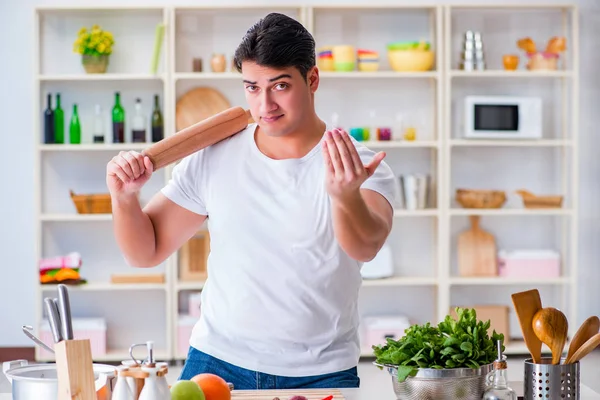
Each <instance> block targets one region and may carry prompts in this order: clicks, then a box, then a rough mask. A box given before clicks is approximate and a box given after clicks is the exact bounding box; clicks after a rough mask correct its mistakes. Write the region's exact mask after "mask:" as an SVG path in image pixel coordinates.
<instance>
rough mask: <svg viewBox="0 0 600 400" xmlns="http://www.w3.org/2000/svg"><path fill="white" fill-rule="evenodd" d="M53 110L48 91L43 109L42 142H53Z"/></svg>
mask: <svg viewBox="0 0 600 400" xmlns="http://www.w3.org/2000/svg"><path fill="white" fill-rule="evenodd" d="M54 130H55V127H54V111H52V95H51V94H50V93H48V97H47V104H46V109H45V110H44V143H48V144H50V143H54Z"/></svg>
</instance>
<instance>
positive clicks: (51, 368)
mask: <svg viewBox="0 0 600 400" xmlns="http://www.w3.org/2000/svg"><path fill="white" fill-rule="evenodd" d="M93 366H94V379H98V377H99V375H100V374H102V373H103V374H109V375H113V374H116V371H117V369H116V367H114V366H112V365H107V364H93ZM5 375H6V376H7V377H8V378H10V379H13V380H16V381H32V382H39V381H40V380H44V381H47V382H52V381H58V377H57V373H56V364H32V365H25V366H22V367H16V368H11V369H9V370H8V371H6V372H5Z"/></svg>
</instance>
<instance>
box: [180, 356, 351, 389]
mask: <svg viewBox="0 0 600 400" xmlns="http://www.w3.org/2000/svg"><path fill="white" fill-rule="evenodd" d="M201 373H211V374H215V375H218V376H220V377H221V378H223V379H225V380H226V381H227V382H230V383H233V387H234V389H239V390H252V389H324V388H327V389H330V388H357V387H359V386H360V378H359V377H358V371H357V368H356V367H353V368H350V369H348V370H345V371H339V372H334V373H331V374H324V375H314V376H303V377H287V376H278V375H269V374H265V373H262V372H257V371H250V370H247V369H244V368H240V367H237V366H235V365H232V364H229V363H227V362H225V361H221V360H219V359H218V358H215V357H212V356H210V355H208V354H206V353H204V352H201V351H199V350H197V349H195V348H194V347H191V346H190V350H189V352H188V356H187V359H186V361H185V365H184V366H183V370H182V371H181V375H180V376H179V379H180V380H183V379H191V378H192V377H194V375H197V374H201Z"/></svg>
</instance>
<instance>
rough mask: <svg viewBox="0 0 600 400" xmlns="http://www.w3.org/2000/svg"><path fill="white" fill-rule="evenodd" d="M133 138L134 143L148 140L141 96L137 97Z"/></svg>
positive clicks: (132, 131) (132, 130)
mask: <svg viewBox="0 0 600 400" xmlns="http://www.w3.org/2000/svg"><path fill="white" fill-rule="evenodd" d="M131 138H132V142H133V143H144V142H145V141H146V122H145V118H144V114H143V112H142V100H141V99H140V98H137V99H135V114H134V115H133V122H132V129H131Z"/></svg>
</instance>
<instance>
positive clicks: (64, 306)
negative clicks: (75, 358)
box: [58, 283, 73, 340]
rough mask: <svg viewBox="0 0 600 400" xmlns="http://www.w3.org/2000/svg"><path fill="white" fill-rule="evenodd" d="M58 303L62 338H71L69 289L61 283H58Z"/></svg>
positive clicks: (71, 324)
mask: <svg viewBox="0 0 600 400" xmlns="http://www.w3.org/2000/svg"><path fill="white" fill-rule="evenodd" d="M58 304H59V306H60V322H61V325H62V337H63V339H64V340H73V321H72V320H71V303H70V302H69V291H68V290H67V286H66V285H65V284H63V283H61V284H60V285H58Z"/></svg>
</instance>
